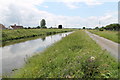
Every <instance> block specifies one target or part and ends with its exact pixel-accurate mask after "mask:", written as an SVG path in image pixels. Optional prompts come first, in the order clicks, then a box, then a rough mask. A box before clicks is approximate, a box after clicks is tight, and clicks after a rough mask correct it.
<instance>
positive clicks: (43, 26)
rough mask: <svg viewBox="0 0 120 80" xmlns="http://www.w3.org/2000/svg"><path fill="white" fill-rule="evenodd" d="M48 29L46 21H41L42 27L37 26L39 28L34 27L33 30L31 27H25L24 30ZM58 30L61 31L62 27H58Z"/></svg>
mask: <svg viewBox="0 0 120 80" xmlns="http://www.w3.org/2000/svg"><path fill="white" fill-rule="evenodd" d="M46 28H47V27H46V21H45V19H42V20H41V21H40V26H37V27H33V28H31V27H28V28H27V27H25V28H24V29H46ZM51 28H52V27H51ZM58 28H59V29H62V25H58Z"/></svg>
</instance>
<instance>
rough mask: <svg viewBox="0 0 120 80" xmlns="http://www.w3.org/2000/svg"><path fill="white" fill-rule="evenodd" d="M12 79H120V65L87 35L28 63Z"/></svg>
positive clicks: (74, 37)
mask: <svg viewBox="0 0 120 80" xmlns="http://www.w3.org/2000/svg"><path fill="white" fill-rule="evenodd" d="M11 77H12V78H83V79H87V80H88V79H90V78H118V63H117V60H116V59H115V58H113V57H112V56H111V55H110V54H109V53H108V52H107V51H105V50H102V49H101V47H100V46H99V45H98V44H96V42H95V41H93V40H92V39H91V38H90V37H89V36H88V35H87V34H86V33H85V32H84V31H76V32H74V33H72V34H70V35H68V36H67V37H64V38H63V39H62V40H60V41H59V42H57V43H55V44H54V45H52V46H50V47H49V48H48V49H46V50H45V51H44V52H42V53H38V54H37V55H34V56H32V57H31V58H29V59H28V61H27V62H26V64H25V66H24V67H23V68H21V69H19V70H18V71H16V72H15V73H14V74H13V76H11Z"/></svg>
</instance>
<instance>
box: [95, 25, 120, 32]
mask: <svg viewBox="0 0 120 80" xmlns="http://www.w3.org/2000/svg"><path fill="white" fill-rule="evenodd" d="M95 29H97V30H99V31H103V30H110V31H119V30H120V24H109V25H107V26H105V27H101V28H98V27H95Z"/></svg>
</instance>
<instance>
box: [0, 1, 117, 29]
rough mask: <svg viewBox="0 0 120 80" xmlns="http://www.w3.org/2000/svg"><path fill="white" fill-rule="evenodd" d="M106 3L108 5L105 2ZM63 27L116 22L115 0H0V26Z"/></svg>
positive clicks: (92, 25)
mask: <svg viewBox="0 0 120 80" xmlns="http://www.w3.org/2000/svg"><path fill="white" fill-rule="evenodd" d="M108 1H109V2H108ZM41 19H45V20H46V23H47V26H48V27H51V26H57V25H59V24H62V25H63V27H67V28H73V27H74V28H81V27H83V26H87V27H88V28H89V27H92V28H94V27H96V26H98V24H99V21H100V23H101V26H105V25H108V24H111V23H118V0H0V23H2V24H4V25H5V26H9V25H12V24H18V23H19V24H21V25H23V26H31V27H33V26H38V25H39V22H40V20H41Z"/></svg>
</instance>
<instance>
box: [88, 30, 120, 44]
mask: <svg viewBox="0 0 120 80" xmlns="http://www.w3.org/2000/svg"><path fill="white" fill-rule="evenodd" d="M89 31H90V32H91V33H94V34H97V35H99V36H101V37H104V38H107V39H109V40H112V41H114V42H117V43H120V39H119V35H120V33H119V32H118V31H98V30H89Z"/></svg>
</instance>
